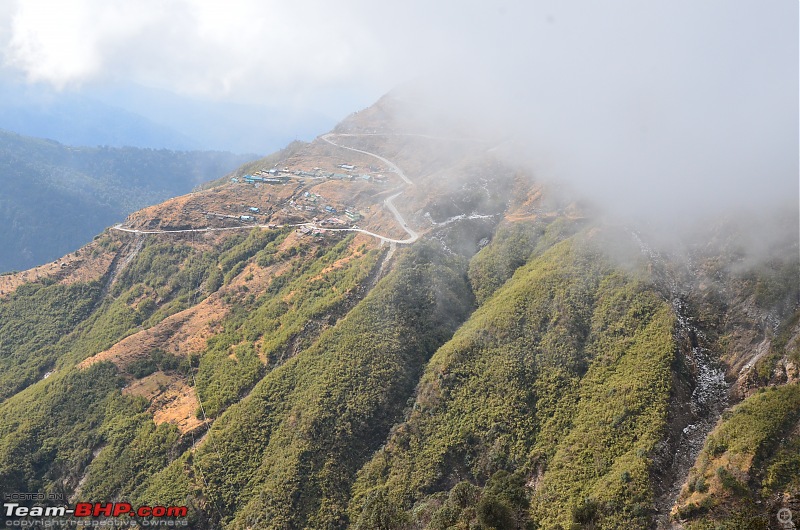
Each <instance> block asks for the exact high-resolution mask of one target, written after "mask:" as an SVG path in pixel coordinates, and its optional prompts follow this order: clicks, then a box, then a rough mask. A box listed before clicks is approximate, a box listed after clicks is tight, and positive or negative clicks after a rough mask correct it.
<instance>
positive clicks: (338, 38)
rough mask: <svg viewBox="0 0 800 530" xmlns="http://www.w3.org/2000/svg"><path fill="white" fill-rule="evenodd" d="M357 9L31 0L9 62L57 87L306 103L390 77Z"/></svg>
mask: <svg viewBox="0 0 800 530" xmlns="http://www.w3.org/2000/svg"><path fill="white" fill-rule="evenodd" d="M350 4H352V3H348V2H344V3H341V2H336V3H331V2H324V1H314V2H282V1H275V0H273V1H258V0H239V1H236V2H219V1H217V0H211V1H208V0H171V1H161V0H141V1H139V0H137V1H135V2H133V1H128V0H75V1H70V2H63V1H59V0H25V1H20V2H18V3H17V4H15V7H14V9H13V10H12V11H11V13H8V14H6V15H5V16H6V17H8V19H9V20H7V21H6V24H5V25H6V27H7V33H8V35H7V38H6V42H5V46H4V59H5V63H6V65H7V66H10V67H13V68H16V69H18V70H20V71H22V72H23V73H24V74H25V75H26V77H27V78H28V80H29V81H33V82H45V83H50V84H52V85H54V86H56V87H58V88H63V87H69V86H79V85H81V84H83V83H87V82H93V81H105V80H115V81H134V82H138V83H141V84H144V85H149V86H155V87H159V88H165V89H168V90H171V91H175V92H178V93H183V94H189V95H194V96H201V97H208V98H213V99H231V100H238V101H250V102H254V101H263V100H265V99H266V100H273V101H282V100H287V99H288V100H290V101H291V100H292V99H299V100H302V99H304V98H308V97H310V95H311V94H312V93H313V91H315V90H324V89H325V87H326V86H336V85H337V84H342V83H346V82H348V80H349V81H350V82H352V79H354V78H355V77H357V76H362V77H363V79H362V82H364V84H365V85H368V86H374V85H375V83H376V81H375V80H376V79H379V77H381V76H383V75H384V74H385V73H386V71H385V68H384V63H383V59H384V58H383V57H382V56H381V54H382V49H383V48H382V46H381V44H380V42H378V41H377V40H376V39H375V33H374V32H373V31H372V30H371V29H370V27H369V25H368V24H362V23H360V22H359V20H358V18H357V13H356V12H354V11H352V10H351V9H350V7H351V5H350ZM0 16H1V15H0ZM377 83H378V84H380V85H382V88H383V89H388V88H390V86H391V85H387V84H386V83H385V82H382V81H377Z"/></svg>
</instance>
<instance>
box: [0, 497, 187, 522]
mask: <svg viewBox="0 0 800 530" xmlns="http://www.w3.org/2000/svg"><path fill="white" fill-rule="evenodd" d="M187 513H188V509H187V508H186V506H139V507H138V508H134V507H133V506H131V505H130V504H129V503H127V502H107V503H103V502H94V503H92V502H79V503H76V504H75V506H74V507H72V508H68V507H66V506H22V505H21V504H19V503H17V502H5V503H3V514H4V515H5V517H6V526H8V527H17V526H18V527H32V526H54V525H53V524H48V525H42V524H31V523H32V522H33V523H35V522H36V520H35V519H34V518H40V520H41V521H45V520H50V521H52V522H56V521H58V522H59V523H60V524H56V525H55V526H124V525H125V523H123V524H114V522H113V521H114V520H115V519H116V520H119V521H120V522H123V521H126V522H131V523H133V522H134V518H136V519H137V520H136V521H135V523H136V524H137V525H141V526H170V527H173V526H187V524H188V523H187V521H186V515H187ZM67 517H69V518H70V519H65V518H67ZM22 518H25V519H22ZM109 518H111V520H109ZM31 519H34V521H31ZM100 519H102V520H103V523H104V524H102V525H95V524H93V523H97V522H99V520H100Z"/></svg>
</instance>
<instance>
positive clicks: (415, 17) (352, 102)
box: [0, 0, 798, 210]
mask: <svg viewBox="0 0 800 530" xmlns="http://www.w3.org/2000/svg"><path fill="white" fill-rule="evenodd" d="M0 42H2V60H3V65H4V66H3V70H2V72H3V75H6V76H12V77H13V76H16V77H19V78H20V79H24V80H26V81H27V82H31V83H44V84H50V85H52V86H54V87H57V88H59V89H63V90H68V91H80V90H82V89H83V88H85V87H90V86H96V85H98V84H103V83H117V84H120V83H121V84H125V83H137V84H141V85H145V86H150V87H158V88H162V89H167V90H169V91H172V92H175V93H178V94H183V95H189V96H192V97H197V98H208V99H214V100H226V101H236V102H246V103H256V104H266V105H273V106H274V105H280V106H287V107H289V106H294V107H300V108H311V109H314V110H315V111H321V112H324V113H326V114H327V115H329V116H332V117H335V118H337V119H338V118H341V117H343V116H345V115H346V114H348V113H350V112H352V111H355V110H358V109H359V108H362V107H365V106H368V105H370V104H371V103H372V102H374V101H375V100H376V99H377V98H378V97H380V96H381V95H382V94H384V93H385V92H387V91H389V90H391V89H392V88H393V87H395V86H397V85H398V84H401V83H404V82H406V81H408V80H412V79H417V80H419V79H423V80H424V79H430V80H433V81H435V82H433V83H430V85H431V88H432V89H431V93H430V94H429V96H430V101H431V102H433V104H435V105H443V106H447V107H449V108H453V109H455V110H456V112H457V113H461V114H467V115H469V116H471V117H472V118H473V119H474V121H476V122H479V123H481V122H484V123H486V126H487V127H492V128H494V129H499V130H507V131H508V132H509V133H513V134H514V135H516V136H517V137H518V138H523V139H524V141H525V142H528V144H529V145H530V152H531V156H532V158H533V159H534V162H535V163H536V164H538V167H539V168H540V169H541V170H542V171H548V172H551V173H552V174H553V175H560V176H564V177H566V178H568V179H569V178H572V179H573V182H574V183H575V184H577V185H579V186H581V187H584V188H586V189H587V190H588V191H589V192H590V193H595V194H599V195H602V194H604V193H605V194H606V195H617V196H618V202H619V203H620V204H617V205H616V206H618V207H619V206H620V205H621V203H623V202H631V201H634V202H635V201H638V202H640V203H644V204H648V203H646V202H643V201H641V200H639V199H640V198H641V197H642V196H643V195H647V194H650V195H651V196H654V195H658V196H661V197H664V198H665V199H667V198H668V199H669V200H664V201H661V202H660V203H659V204H658V205H657V206H658V207H665V205H670V207H673V206H674V203H675V201H677V200H680V198H681V197H683V198H684V199H686V200H685V204H684V207H685V208H686V209H689V210H692V209H698V208H703V207H704V204H705V205H707V206H709V207H710V206H711V203H714V202H716V203H726V201H728V202H730V201H739V202H742V201H744V200H749V199H750V198H756V199H758V201H762V202H759V203H758V204H767V203H768V202H763V201H771V200H774V199H775V198H776V197H780V196H782V197H784V198H785V197H786V196H787V195H791V196H792V197H794V198H795V199H796V198H797V196H798V192H797V187H798V177H797V163H798V156H797V150H798V125H797V124H798V2H797V1H796V0H772V1H768V2H764V1H757V0H753V1H740V0H713V1H711V0H663V1H662V0H653V1H641V0H638V1H633V0H615V1H588V0H586V1H578V0H575V1H569V2H567V1H563V0H561V1H549V2H547V1H544V2H541V1H540V2H534V1H527V0H523V1H492V2H490V1H485V2H476V1H465V0H458V1H456V0H443V1H437V2H434V1H430V0H427V1H423V0H404V1H402V2H378V1H375V0H336V1H330V0H322V1H287V0H280V1H274V0H273V1H270V0H232V1H230V2H221V1H219V0H70V1H63V0H50V1H47V0H19V1H5V2H3V3H0ZM321 132H322V131H321ZM692 187H694V189H696V190H697V191H698V193H696V194H694V195H699V197H700V199H698V200H689V199H688V197H689V196H690V195H692V194H691V193H690V192H691V189H692ZM609 189H611V190H613V191H611V192H610V191H609ZM650 206H652V205H648V206H647V207H648V208H649V207H650Z"/></svg>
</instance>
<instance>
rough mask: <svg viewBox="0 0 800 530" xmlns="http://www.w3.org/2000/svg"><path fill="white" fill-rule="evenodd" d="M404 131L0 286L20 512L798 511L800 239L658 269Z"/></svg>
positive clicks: (5, 412) (694, 252) (597, 229)
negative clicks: (23, 495)
mask: <svg viewBox="0 0 800 530" xmlns="http://www.w3.org/2000/svg"><path fill="white" fill-rule="evenodd" d="M398 114H400V117H398ZM403 114H404V113H403V112H402V103H401V102H399V101H398V100H395V99H393V98H391V97H388V98H384V99H383V100H381V101H380V102H378V103H377V104H376V105H375V106H373V107H372V108H370V109H367V110H365V111H363V112H360V113H357V114H355V115H353V116H351V117H349V118H348V119H347V120H345V122H343V123H342V124H340V126H338V127H337V128H336V129H335V131H333V132H332V133H329V134H328V135H325V137H320V138H318V139H317V140H315V141H313V142H311V143H308V144H304V143H299V142H298V143H294V144H292V145H290V146H289V147H287V149H285V150H283V151H281V152H279V153H276V154H274V155H271V156H270V157H267V158H264V159H261V160H258V161H255V162H253V163H250V164H248V165H247V166H244V167H242V168H240V169H239V170H237V171H236V172H235V173H234V174H233V176H232V178H231V177H228V178H224V179H219V180H217V181H215V182H214V183H212V184H209V185H207V186H205V187H204V188H203V189H202V190H199V191H197V192H194V193H191V194H188V195H184V196H180V197H177V198H175V199H171V200H169V201H167V202H164V203H162V204H158V205H154V206H151V207H148V208H145V209H143V210H140V211H137V212H135V213H133V214H131V215H130V216H129V217H128V218H127V219H125V220H124V221H123V222H122V223H120V224H119V225H116V226H114V227H113V228H111V229H108V230H107V231H106V232H104V233H102V234H101V235H99V236H98V237H97V238H96V239H95V240H94V241H93V242H92V243H91V244H89V245H87V246H86V247H84V248H83V249H81V250H80V252H78V253H76V254H75V255H70V256H67V257H65V258H63V259H62V260H59V262H58V263H54V264H49V265H47V266H43V267H38V268H37V269H33V270H30V271H25V272H23V273H18V274H14V275H7V276H4V277H2V278H0V280H1V281H0V286H2V290H3V293H2V296H0V316H2V321H0V326H1V327H0V333H2V335H0V366H2V372H0V374H2V375H0V391H2V394H0V492H2V493H6V492H20V491H42V492H52V493H56V494H62V495H63V497H64V499H66V500H69V502H78V501H102V502H106V501H109V500H112V499H113V500H121V501H125V502H131V503H132V504H134V505H141V504H153V505H162V506H169V505H174V506H183V505H186V506H188V508H189V513H188V517H187V524H188V525H189V526H190V527H191V528H196V529H212V528H213V529H217V528H229V529H245V528H327V529H334V528H358V529H370V530H372V529H403V530H409V529H425V528H429V529H444V528H474V529H490V528H504V529H505V528H509V529H513V528H526V529H527V528H549V529H556V528H562V529H563V528H637V529H639V528H712V527H715V526H722V527H726V528H740V527H742V525H743V524H750V523H745V522H743V521H756V522H757V524H762V523H761V522H763V524H765V525H769V524H773V523H775V522H776V521H777V520H776V519H775V517H776V514H777V513H778V511H779V510H781V509H792V510H793V509H794V507H795V506H796V504H795V503H796V499H797V496H798V489H797V488H798V481H797V477H798V473H800V472H798V471H797V462H796V458H795V453H796V446H797V443H798V441H797V440H798V432H797V420H798V410H800V409H798V407H796V406H795V405H796V401H797V395H796V394H797V392H796V386H797V380H798V375H799V374H798V366H800V359H798V343H800V338H799V337H800V324H798V315H800V313H798V302H799V301H800V285H798V283H800V275H799V274H798V270H800V265H799V264H798V258H797V256H798V254H797V250H798V245H797V241H787V242H784V243H783V244H782V245H781V247H780V248H777V247H776V248H775V249H770V251H769V252H766V253H765V255H764V256H765V257H762V256H753V255H750V254H747V253H746V252H745V251H744V249H742V248H741V246H740V245H739V244H738V242H739V241H740V237H739V233H740V232H737V231H736V230H735V229H733V228H730V227H724V226H722V227H712V228H709V231H708V233H706V234H702V235H701V236H700V237H699V238H698V240H697V241H688V242H686V247H687V249H688V250H687V251H685V252H667V251H664V250H658V249H654V248H652V247H651V246H650V245H649V244H648V243H649V241H648V238H647V236H646V235H645V234H642V233H639V232H637V231H635V230H633V229H632V228H631V227H620V226H616V225H613V224H611V223H610V222H608V221H604V220H603V219H602V217H600V216H595V215H594V213H593V210H592V209H591V207H589V206H587V205H586V204H584V203H582V202H580V201H576V200H574V199H572V198H571V197H570V196H569V195H568V194H566V193H564V192H563V191H562V190H559V189H557V186H556V185H554V184H547V183H543V182H538V181H536V180H535V179H533V178H531V177H530V175H529V174H528V173H527V172H526V171H525V170H524V169H523V168H519V167H516V166H514V165H512V164H509V163H508V162H504V161H503V160H502V159H499V158H498V155H497V152H496V150H495V149H493V148H492V146H491V144H487V143H485V142H480V141H475V140H471V139H464V138H459V137H457V136H455V135H454V134H453V133H450V134H442V133H441V131H438V133H437V131H430V130H413V129H408V128H407V127H408V125H409V124H408V123H407V122H405V121H404V120H403V119H402V115H403ZM62 264H63V266H62ZM766 387H774V388H775V389H774V390H761V389H762V388H766ZM720 470H721V471H720ZM29 504H30V503H29ZM758 521H761V522H758ZM753 524H756V523H753ZM726 525H727V526H726ZM737 525H738V526H737ZM764 527H769V526H764Z"/></svg>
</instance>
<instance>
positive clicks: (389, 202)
mask: <svg viewBox="0 0 800 530" xmlns="http://www.w3.org/2000/svg"><path fill="white" fill-rule="evenodd" d="M332 136H348V137H350V136H374V135H369V134H363V135H361V134H335V133H330V134H326V135H323V136H321V137H320V138H321V139H322V140H324V141H325V142H327V143H329V144H331V145H333V146H335V147H338V148H340V149H347V150H348V151H355V152H357V153H362V154H365V155H368V156H371V157H373V158H376V159H378V160H380V161H381V162H383V163H385V164H386V165H387V166H388V167H389V171H391V172H392V173H394V174H396V175H397V176H398V177H400V178H401V179H402V180H403V181H404V182H405V183H406V184H407V185H408V186H413V185H414V182H413V181H412V180H411V179H409V178H408V176H407V175H406V174H405V173H404V172H403V170H402V169H400V168H399V167H397V165H396V164H395V163H394V162H392V161H391V160H388V159H386V158H384V157H382V156H380V155H378V154H376V153H371V152H369V151H363V150H361V149H355V148H353V147H347V146H345V145H341V144H337V143H335V142H333V141H331V140H330V137H332ZM384 193H385V192H384ZM402 194H403V192H402V191H400V192H397V193H395V194H394V195H391V196H390V197H388V198H386V199H384V201H383V204H384V206H385V207H386V209H387V210H389V212H390V213H391V214H392V215H393V216H394V218H395V220H396V221H397V223H398V224H399V225H400V226H401V227H402V228H403V230H404V231H405V232H406V233H407V234H408V237H407V238H405V239H396V238H392V237H389V236H385V235H382V234H376V233H375V232H370V231H369V230H364V229H363V228H329V227H324V226H318V225H316V224H314V223H296V224H287V225H275V224H249V225H241V226H227V227H219V228H212V227H204V228H183V229H175V230H139V229H136V228H126V227H124V226H122V223H118V224H116V225H114V226H113V227H111V229H112V230H118V231H120V232H127V233H130V234H137V235H141V234H181V233H194V232H222V231H228V230H250V229H253V228H285V227H300V226H305V227H308V228H312V229H315V230H321V231H325V232H358V233H361V234H366V235H369V236H372V237H375V238H378V239H380V241H381V243H389V244H399V245H410V244H411V243H414V242H415V241H416V240H417V239H419V234H418V233H417V232H415V231H414V230H413V229H412V228H411V227H409V226H408V224H407V223H406V220H405V219H404V218H403V215H402V214H401V213H400V212H399V211H398V209H397V207H396V206H395V205H394V202H393V201H394V200H395V199H396V198H397V197H399V196H400V195H402Z"/></svg>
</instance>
